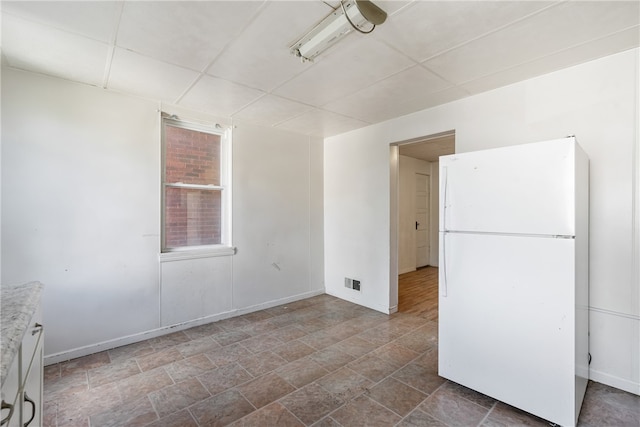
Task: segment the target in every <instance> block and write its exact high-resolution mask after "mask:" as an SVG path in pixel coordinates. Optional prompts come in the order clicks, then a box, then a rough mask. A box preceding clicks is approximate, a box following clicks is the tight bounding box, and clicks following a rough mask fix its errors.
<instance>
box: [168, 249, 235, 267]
mask: <svg viewBox="0 0 640 427" xmlns="http://www.w3.org/2000/svg"><path fill="white" fill-rule="evenodd" d="M235 253H236V248H235V247H233V246H216V247H212V248H206V249H182V250H176V251H171V252H163V253H161V254H159V255H158V259H159V260H160V262H161V263H162V262H172V261H182V260H187V259H198V258H213V257H219V256H231V255H235Z"/></svg>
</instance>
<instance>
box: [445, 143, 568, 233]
mask: <svg viewBox="0 0 640 427" xmlns="http://www.w3.org/2000/svg"><path fill="white" fill-rule="evenodd" d="M576 147H577V145H576V143H575V139H574V138H563V139H560V140H553V141H545V142H539V143H533V144H524V145H516V146H510V147H504V148H495V149H491V150H482V151H475V152H469V153H462V154H454V155H450V156H443V157H441V158H440V206H441V209H443V210H444V211H441V212H440V230H441V231H444V230H452V231H473V232H496V233H516V234H541V235H567V236H572V235H575V202H576V199H575V194H576V188H575V185H576V179H575V176H576V162H577V160H580V157H578V158H577V157H576V151H577V150H579V147H578V148H576Z"/></svg>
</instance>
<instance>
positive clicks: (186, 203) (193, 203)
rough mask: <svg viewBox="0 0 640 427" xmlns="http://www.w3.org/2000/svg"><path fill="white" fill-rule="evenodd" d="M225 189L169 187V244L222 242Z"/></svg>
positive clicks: (166, 220)
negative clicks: (222, 211) (222, 200)
mask: <svg viewBox="0 0 640 427" xmlns="http://www.w3.org/2000/svg"><path fill="white" fill-rule="evenodd" d="M221 193H222V192H221V191H218V190H193V189H187V188H172V187H167V189H166V193H165V206H166V208H165V247H166V248H177V247H183V246H198V245H216V244H220V243H221V227H220V224H221V195H222V194H221Z"/></svg>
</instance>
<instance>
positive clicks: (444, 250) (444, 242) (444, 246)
mask: <svg viewBox="0 0 640 427" xmlns="http://www.w3.org/2000/svg"><path fill="white" fill-rule="evenodd" d="M442 268H443V271H442V272H443V274H442V289H441V290H440V295H441V296H442V297H443V298H446V297H447V232H446V231H445V232H444V233H442Z"/></svg>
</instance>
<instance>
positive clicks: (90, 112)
mask: <svg viewBox="0 0 640 427" xmlns="http://www.w3.org/2000/svg"><path fill="white" fill-rule="evenodd" d="M158 108H159V104H158V103H156V102H153V101H148V100H142V99H138V98H133V97H128V96H123V95H120V94H116V93H112V92H108V91H104V90H101V89H98V88H94V87H89V86H84V85H78V84H72V83H69V82H65V81H62V80H58V79H53V78H47V77H43V76H38V75H34V74H29V73H23V72H18V71H14V70H3V75H2V113H3V114H2V131H3V133H2V165H1V166H2V169H1V170H2V226H1V230H2V247H3V249H4V250H3V252H2V266H3V269H2V283H16V282H23V281H29V280H39V281H41V282H43V283H44V284H45V292H44V301H43V304H44V319H45V322H46V326H47V334H46V341H45V353H46V355H47V361H48V362H50V363H51V362H55V361H57V360H64V359H66V358H69V357H76V356H80V355H83V354H89V353H92V352H95V351H99V350H102V349H104V348H109V347H113V346H116V345H121V344H125V343H128V342H133V341H136V340H140V339H144V338H147V337H149V336H153V335H159V334H162V333H165V332H166V331H167V328H164V327H166V326H168V325H171V324H176V323H184V322H186V323H185V324H182V325H181V326H180V327H186V326H189V325H193V324H198V323H203V322H206V321H210V320H214V319H217V318H222V317H228V316H231V315H235V314H238V313H242V312H247V311H251V310H255V309H258V308H261V307H267V306H272V305H276V304H279V303H284V302H287V301H291V300H295V299H299V298H303V297H305V296H309V295H314V294H317V293H322V292H323V291H324V288H323V286H324V285H323V281H324V279H323V275H324V270H323V267H322V265H323V260H322V254H323V246H322V244H323V239H322V235H323V231H322V224H323V189H322V188H323V182H322V168H323V165H322V161H323V158H322V154H321V153H322V144H323V142H322V140H319V139H312V138H309V137H306V136H300V135H295V134H291V133H287V132H283V131H276V130H273V129H270V128H261V127H254V126H248V125H242V124H240V125H238V127H237V129H235V131H234V140H233V144H234V147H233V151H234V153H233V155H234V157H233V178H234V183H233V192H234V193H233V207H234V212H233V218H232V219H233V233H234V237H235V239H234V242H233V243H234V245H235V246H237V255H235V256H223V257H215V258H200V259H193V260H181V261H172V262H165V263H163V264H162V268H161V266H160V263H159V259H158V253H159V248H160V235H159V231H160V133H159V129H160V126H159V113H158ZM194 116H201V114H197V113H194ZM273 263H277V264H278V265H279V267H280V270H276V269H275V268H274V267H273V266H272V264H273ZM161 277H162V280H161ZM173 330H175V329H173Z"/></svg>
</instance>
